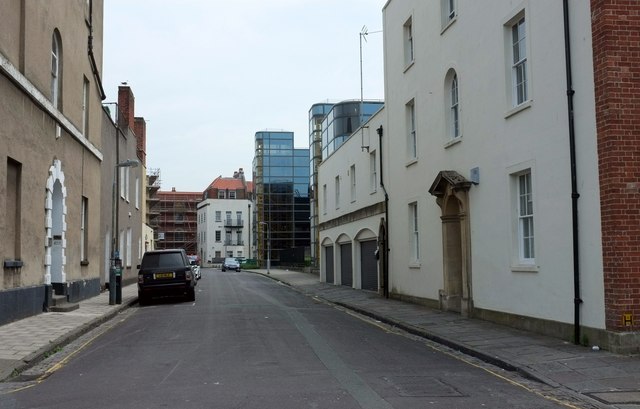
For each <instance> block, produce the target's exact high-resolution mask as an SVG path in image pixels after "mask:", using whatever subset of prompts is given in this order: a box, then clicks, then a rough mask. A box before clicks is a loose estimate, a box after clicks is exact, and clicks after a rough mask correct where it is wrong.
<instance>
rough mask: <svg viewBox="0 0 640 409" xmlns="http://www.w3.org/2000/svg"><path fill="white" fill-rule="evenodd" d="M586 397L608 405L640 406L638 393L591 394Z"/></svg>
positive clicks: (639, 393) (639, 394)
mask: <svg viewBox="0 0 640 409" xmlns="http://www.w3.org/2000/svg"><path fill="white" fill-rule="evenodd" d="M587 395H589V396H591V397H592V398H595V399H597V400H599V401H600V402H603V403H608V404H626V405H630V404H640V391H616V392H592V393H588V394H587Z"/></svg>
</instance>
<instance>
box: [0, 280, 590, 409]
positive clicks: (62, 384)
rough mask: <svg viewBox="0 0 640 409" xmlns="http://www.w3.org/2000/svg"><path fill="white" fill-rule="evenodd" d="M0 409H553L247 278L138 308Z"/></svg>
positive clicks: (76, 347)
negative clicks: (184, 298)
mask: <svg viewBox="0 0 640 409" xmlns="http://www.w3.org/2000/svg"><path fill="white" fill-rule="evenodd" d="M110 325H111V326H110V328H109V329H108V330H103V331H102V332H101V333H100V334H99V335H96V336H94V337H93V338H91V339H90V340H89V341H86V342H83V343H82V344H80V343H75V344H72V345H70V346H68V347H67V348H65V351H61V352H60V354H61V356H63V355H66V356H67V358H65V359H59V360H58V364H57V365H56V366H55V367H54V368H53V369H54V370H52V371H51V375H50V376H48V377H46V378H45V379H42V380H40V381H37V382H30V383H26V384H25V385H24V386H23V387H22V388H16V390H15V391H13V392H11V393H8V394H5V395H3V396H1V397H0V398H2V399H0V408H3V409H4V408H10V409H23V408H24V409H27V408H29V409H35V408H64V409H85V408H93V409H97V408H116V407H117V408H133V409H137V408H260V409H285V408H291V409H300V408H332V409H334V408H366V409H378V408H381V409H388V408H403V409H405V408H406V409H413V408H415V409H418V408H420V409H422V408H443V409H444V408H446V409H457V408H493V409H499V408H504V409H507V408H508V409H514V408H560V407H574V408H577V407H582V406H572V405H569V404H563V403H562V402H563V401H562V399H560V400H557V399H555V398H551V397H550V396H551V395H548V394H546V395H547V396H545V393H544V392H543V391H542V389H541V390H537V389H538V387H537V386H536V385H535V384H533V383H531V382H528V381H526V380H523V379H519V378H517V376H516V375H514V374H508V373H505V372H504V371H501V370H499V369H496V368H494V367H491V366H489V365H487V364H483V363H481V362H477V361H475V360H473V359H471V358H469V357H465V356H464V355H462V354H459V353H455V352H453V351H449V350H447V349H446V348H443V347H439V346H437V345H436V344H432V343H430V342H427V341H425V340H422V339H419V338H416V337H413V336H409V335H407V334H404V333H402V332H400V331H397V330H395V329H393V328H389V327H387V326H385V325H382V324H380V323H378V322H375V321H372V320H370V319H366V318H363V317H359V316H357V315H356V314H354V313H351V312H349V311H345V310H343V309H340V308H336V307H334V306H331V305H327V304H326V303H324V302H321V301H320V300H316V299H313V298H310V297H308V296H305V295H304V294H301V293H299V292H297V291H295V290H293V289H291V288H289V287H287V286H285V285H282V284H279V283H278V282H276V281H273V280H271V279H269V278H266V277H264V276H261V275H257V274H253V273H249V272H230V271H227V272H221V271H220V270H216V269H203V278H202V280H200V282H199V283H198V286H197V294H196V301H195V302H182V301H180V300H159V301H158V302H156V303H154V304H152V305H149V306H144V307H139V306H137V305H136V306H134V307H132V308H130V309H129V310H127V311H126V313H125V314H123V315H122V316H120V317H118V318H117V321H115V322H112V323H111V324H110Z"/></svg>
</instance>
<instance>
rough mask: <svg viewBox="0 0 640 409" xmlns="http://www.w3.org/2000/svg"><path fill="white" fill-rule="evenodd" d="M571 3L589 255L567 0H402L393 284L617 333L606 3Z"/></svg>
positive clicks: (552, 323)
mask: <svg viewBox="0 0 640 409" xmlns="http://www.w3.org/2000/svg"><path fill="white" fill-rule="evenodd" d="M569 3H570V6H571V7H570V10H571V11H570V15H569V21H570V38H571V40H570V46H571V47H570V49H571V53H570V55H571V59H572V60H573V67H574V69H573V71H572V74H573V89H574V90H578V91H577V93H576V96H575V97H574V98H573V104H574V105H573V106H574V117H575V121H574V131H575V135H577V137H576V138H577V140H578V141H577V143H576V144H575V157H576V161H575V163H577V165H576V175H577V176H576V181H577V184H576V186H577V187H579V191H580V201H579V213H577V216H576V217H577V219H576V220H577V224H578V225H579V226H580V227H579V230H580V236H579V238H580V240H579V245H577V246H578V248H577V250H578V251H579V252H578V254H579V256H578V260H574V258H573V252H574V247H573V243H574V242H576V241H574V237H573V227H574V224H573V223H572V215H573V212H572V173H571V167H572V165H571V163H572V162H571V145H570V135H569V134H570V124H569V120H568V102H567V87H568V85H567V76H566V72H567V67H566V62H565V41H564V39H565V36H564V27H565V22H564V21H563V4H562V2H561V1H556V0H536V1H526V0H525V1H518V2H511V1H505V0H487V1H481V2H479V1H475V0H455V1H453V2H450V1H428V2H425V1H422V0H402V1H400V0H390V1H389V2H388V3H387V4H386V6H385V8H384V10H383V15H384V33H385V39H384V48H385V100H386V112H387V123H388V126H387V130H386V132H385V136H384V141H385V142H384V143H385V144H386V149H387V152H388V156H387V157H388V158H389V163H390V165H389V166H388V169H389V172H388V174H389V178H388V190H389V195H390V197H391V199H390V209H389V213H390V216H389V220H390V221H391V223H392V228H391V229H390V231H389V234H390V243H392V245H391V248H390V265H391V266H393V268H392V271H391V272H390V289H389V290H390V293H391V294H392V295H393V296H396V297H400V298H404V297H406V298H413V299H417V300H419V301H420V302H423V303H426V304H429V305H432V306H434V307H439V308H442V309H444V310H451V311H459V312H460V313H462V314H463V315H471V316H476V317H482V318H485V319H490V320H495V321H498V322H503V323H509V324H513V325H518V326H521V327H524V328H527V329H534V330H537V331H541V332H546V333H551V334H554V335H560V334H562V335H565V336H566V337H568V338H569V337H570V336H571V335H570V334H571V330H572V328H574V327H575V326H577V327H578V328H579V327H583V328H584V329H585V330H586V331H587V332H589V335H590V336H591V338H592V340H594V339H596V338H597V337H600V336H602V335H603V334H602V332H601V331H600V330H602V329H604V328H605V308H604V280H603V273H602V271H603V260H602V247H601V246H602V240H601V235H600V230H601V225H600V194H599V181H598V166H597V165H598V152H597V145H596V138H595V134H596V116H595V102H594V72H593V56H592V47H591V35H592V32H591V30H592V27H591V10H590V5H589V2H587V1H569ZM574 261H575V262H579V265H580V266H581V271H580V282H579V295H577V294H576V292H575V284H576V281H575V280H576V277H575V270H574V265H575V262H574ZM574 298H575V299H579V300H581V302H578V303H577V304H578V306H577V307H576V304H574ZM576 308H578V310H579V311H578V313H579V316H580V321H579V322H577V323H576V322H575V317H576V315H575V314H576ZM515 323H517V324H515ZM603 343H605V342H602V343H601V344H603Z"/></svg>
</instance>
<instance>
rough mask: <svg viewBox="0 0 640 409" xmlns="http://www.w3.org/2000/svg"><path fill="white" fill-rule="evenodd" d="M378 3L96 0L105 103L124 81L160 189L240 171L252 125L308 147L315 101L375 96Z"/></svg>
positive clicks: (249, 153)
mask: <svg viewBox="0 0 640 409" xmlns="http://www.w3.org/2000/svg"><path fill="white" fill-rule="evenodd" d="M386 1H387V0H322V1H317V0H135V1H131V0H105V2H104V9H105V10H104V62H103V76H102V77H103V85H104V88H105V92H106V94H107V99H106V100H105V102H114V101H117V96H118V86H119V85H120V84H121V83H122V82H125V81H126V82H127V84H128V85H129V86H130V87H131V89H132V91H133V93H134V96H135V114H136V116H141V117H144V118H145V120H146V121H147V168H148V169H152V168H159V169H160V172H161V184H162V187H161V189H162V190H171V188H172V187H175V188H176V190H179V191H194V192H199V191H203V190H204V189H206V187H207V186H208V185H209V183H211V181H213V179H215V178H216V177H218V176H220V175H222V176H232V175H233V172H234V171H236V170H238V169H239V168H244V171H245V175H246V178H247V179H248V180H251V179H252V175H251V167H252V161H253V155H254V136H255V133H256V132H258V131H263V130H266V129H269V130H286V131H292V132H294V133H295V147H296V148H308V147H309V142H308V139H309V135H308V133H309V131H308V119H307V117H308V111H309V108H311V105H313V104H314V103H318V102H326V101H330V102H338V101H342V100H346V99H359V98H360V52H359V49H360V48H359V44H360V42H359V39H360V35H359V33H360V31H361V29H362V27H363V26H367V27H368V30H369V32H370V33H371V34H369V35H368V36H367V41H366V42H363V79H364V98H365V99H380V100H381V99H383V98H384V90H383V86H384V84H383V60H382V33H374V32H375V31H379V30H382V7H383V6H384V4H385V3H386Z"/></svg>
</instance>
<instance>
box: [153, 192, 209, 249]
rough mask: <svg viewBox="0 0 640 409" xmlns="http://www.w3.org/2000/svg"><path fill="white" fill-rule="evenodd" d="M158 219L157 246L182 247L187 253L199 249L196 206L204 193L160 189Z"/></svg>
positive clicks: (156, 208) (155, 210)
mask: <svg viewBox="0 0 640 409" xmlns="http://www.w3.org/2000/svg"><path fill="white" fill-rule="evenodd" d="M155 198H157V204H156V205H155V206H154V208H153V211H154V212H156V213H157V216H156V218H155V221H156V222H157V223H156V224H155V226H156V227H155V228H154V231H155V234H154V236H155V237H154V239H155V248H156V249H159V250H161V249H171V248H183V249H185V250H186V251H187V253H188V254H196V252H197V240H196V233H197V227H198V226H197V214H198V213H197V212H198V211H197V205H198V203H199V202H200V201H201V200H202V192H179V191H176V188H172V189H171V191H158V192H157V193H156V195H155Z"/></svg>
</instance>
